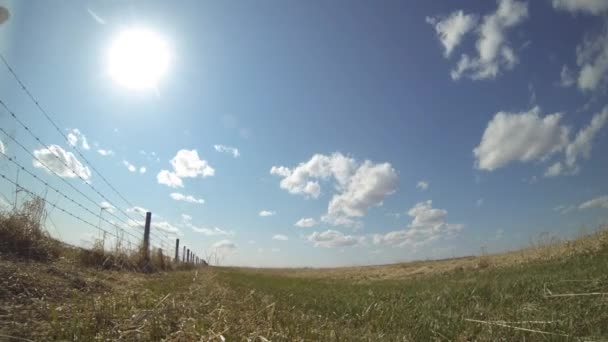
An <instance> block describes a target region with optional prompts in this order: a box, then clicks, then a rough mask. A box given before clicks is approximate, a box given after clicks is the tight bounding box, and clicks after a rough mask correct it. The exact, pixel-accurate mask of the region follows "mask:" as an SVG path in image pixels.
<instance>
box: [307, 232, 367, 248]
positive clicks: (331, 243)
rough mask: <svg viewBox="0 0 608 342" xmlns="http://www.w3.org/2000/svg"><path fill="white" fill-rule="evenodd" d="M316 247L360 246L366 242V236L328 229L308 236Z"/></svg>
mask: <svg viewBox="0 0 608 342" xmlns="http://www.w3.org/2000/svg"><path fill="white" fill-rule="evenodd" d="M307 239H308V241H310V242H312V243H313V244H314V246H315V247H323V248H339V247H351V246H360V245H363V244H364V243H365V237H364V236H354V235H344V234H343V233H341V232H339V231H336V230H331V229H330V230H326V231H324V232H321V233H319V232H314V233H312V234H311V235H310V236H308V237H307Z"/></svg>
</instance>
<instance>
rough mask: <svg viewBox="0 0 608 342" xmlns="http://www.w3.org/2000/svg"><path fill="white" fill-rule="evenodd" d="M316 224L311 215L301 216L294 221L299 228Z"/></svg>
mask: <svg viewBox="0 0 608 342" xmlns="http://www.w3.org/2000/svg"><path fill="white" fill-rule="evenodd" d="M316 224H317V221H316V220H315V219H314V218H312V217H307V218H301V219H299V220H298V222H296V224H295V226H296V227H300V228H310V227H312V226H314V225H316Z"/></svg>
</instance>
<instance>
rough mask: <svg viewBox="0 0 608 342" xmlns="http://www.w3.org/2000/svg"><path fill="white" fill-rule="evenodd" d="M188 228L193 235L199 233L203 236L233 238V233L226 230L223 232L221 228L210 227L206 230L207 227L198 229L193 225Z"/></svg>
mask: <svg viewBox="0 0 608 342" xmlns="http://www.w3.org/2000/svg"><path fill="white" fill-rule="evenodd" d="M189 227H190V228H191V229H192V231H194V232H195V233H200V234H203V235H205V236H222V235H224V236H234V232H229V231H226V230H223V229H221V228H218V227H212V228H207V227H198V226H195V225H192V224H191V225H189Z"/></svg>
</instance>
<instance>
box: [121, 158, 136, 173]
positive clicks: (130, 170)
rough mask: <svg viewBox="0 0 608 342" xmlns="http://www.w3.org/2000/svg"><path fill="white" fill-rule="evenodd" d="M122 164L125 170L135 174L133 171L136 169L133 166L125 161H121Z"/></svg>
mask: <svg viewBox="0 0 608 342" xmlns="http://www.w3.org/2000/svg"><path fill="white" fill-rule="evenodd" d="M122 164H123V165H124V166H125V167H126V168H127V170H129V172H135V171H137V168H136V167H135V165H133V164H131V163H129V162H128V161H126V160H123V161H122Z"/></svg>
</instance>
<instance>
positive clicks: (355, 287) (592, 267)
mask: <svg viewBox="0 0 608 342" xmlns="http://www.w3.org/2000/svg"><path fill="white" fill-rule="evenodd" d="M220 279H221V280H222V281H223V282H224V283H225V284H227V286H228V287H230V288H233V289H235V290H236V291H238V292H239V293H240V295H241V296H244V295H246V294H247V293H250V292H251V291H252V290H253V291H255V295H256V297H257V298H258V300H259V301H260V302H263V304H265V303H274V304H275V305H274V310H275V312H276V313H278V314H275V318H274V319H275V324H276V329H275V330H276V331H278V332H280V333H281V334H283V335H284V336H288V337H290V338H295V337H301V338H304V339H306V340H328V339H331V340H336V341H337V340H377V339H379V338H382V339H385V340H409V341H428V340H456V341H466V340H500V339H503V340H524V339H528V340H529V339H530V338H532V339H533V340H566V339H567V338H565V337H559V336H555V335H542V334H540V333H531V332H524V331H518V330H515V329H513V328H507V327H500V326H497V325H489V324H482V323H476V322H470V321H466V320H465V319H467V318H468V319H476V320H482V321H508V322H522V321H551V322H552V323H548V324H530V323H519V324H517V323H513V324H508V325H511V326H518V327H524V328H528V329H533V330H541V331H546V332H551V333H555V334H563V335H568V336H571V337H572V338H571V339H572V340H576V338H574V337H578V338H583V337H585V338H588V339H590V340H594V339H599V338H601V337H603V339H606V338H608V295H607V296H573V297H546V295H547V294H549V293H553V294H558V293H588V292H608V253H607V252H606V250H604V251H602V252H601V253H594V254H588V255H578V256H575V257H570V258H564V259H562V260H553V261H549V262H542V263H533V264H528V265H523V266H514V267H506V268H496V269H484V270H476V271H463V272H451V273H447V274H440V275H429V276H422V277H419V278H415V279H410V280H403V281H382V280H380V281H372V282H367V283H365V282H363V283H353V282H350V281H346V280H335V279H334V280H330V279H305V278H294V277H283V276H280V275H276V274H265V273H260V272H257V273H253V272H243V271H241V270H231V269H225V270H221V271H220ZM566 280H576V281H566ZM549 291H551V292H549Z"/></svg>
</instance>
